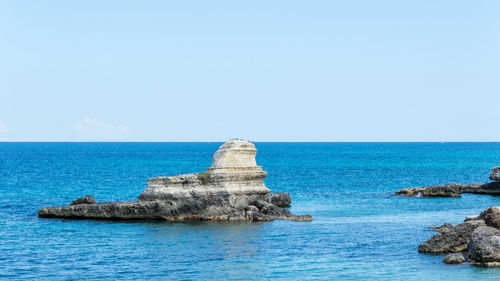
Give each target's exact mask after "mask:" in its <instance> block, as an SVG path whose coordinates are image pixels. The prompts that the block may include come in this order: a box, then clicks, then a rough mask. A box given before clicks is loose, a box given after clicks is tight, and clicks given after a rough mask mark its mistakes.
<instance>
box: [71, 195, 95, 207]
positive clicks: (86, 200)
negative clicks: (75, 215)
mask: <svg viewBox="0 0 500 281" xmlns="http://www.w3.org/2000/svg"><path fill="white" fill-rule="evenodd" d="M78 204H95V199H94V196H92V195H87V196H85V197H82V198H78V199H76V200H75V201H72V202H71V203H69V205H71V206H72V205H78Z"/></svg>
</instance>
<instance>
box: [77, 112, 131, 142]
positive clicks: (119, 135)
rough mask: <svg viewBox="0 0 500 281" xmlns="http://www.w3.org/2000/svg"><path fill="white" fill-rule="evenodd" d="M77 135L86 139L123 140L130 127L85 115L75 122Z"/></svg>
mask: <svg viewBox="0 0 500 281" xmlns="http://www.w3.org/2000/svg"><path fill="white" fill-rule="evenodd" d="M76 130H77V131H78V135H79V137H80V138H82V139H87V140H98V141H106V140H124V139H125V137H126V136H127V135H128V134H129V132H130V129H129V128H127V127H126V126H124V125H113V124H109V123H106V122H104V121H100V120H97V119H93V118H89V117H85V118H83V120H82V121H80V122H78V124H76Z"/></svg>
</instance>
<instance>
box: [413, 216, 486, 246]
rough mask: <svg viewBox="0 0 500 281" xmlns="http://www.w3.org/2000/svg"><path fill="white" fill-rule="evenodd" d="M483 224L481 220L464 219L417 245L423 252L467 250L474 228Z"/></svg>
mask: <svg viewBox="0 0 500 281" xmlns="http://www.w3.org/2000/svg"><path fill="white" fill-rule="evenodd" d="M479 226H485V222H484V221H483V220H471V221H466V222H463V223H460V224H457V225H454V226H452V227H449V228H447V229H446V230H444V231H443V232H441V233H438V234H436V235H434V236H432V237H431V238H429V240H427V241H425V242H424V243H422V244H421V245H420V246H418V251H419V252H424V253H458V252H462V251H466V250H467V245H468V244H469V240H470V237H471V235H472V232H473V231H474V229H476V228H477V227H479Z"/></svg>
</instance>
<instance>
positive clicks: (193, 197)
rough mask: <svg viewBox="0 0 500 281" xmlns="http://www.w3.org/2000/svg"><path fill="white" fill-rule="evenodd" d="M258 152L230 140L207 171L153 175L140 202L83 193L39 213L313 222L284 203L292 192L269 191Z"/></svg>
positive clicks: (215, 155) (288, 201) (64, 216)
mask: <svg viewBox="0 0 500 281" xmlns="http://www.w3.org/2000/svg"><path fill="white" fill-rule="evenodd" d="M256 152H257V150H256V149H255V146H254V145H253V144H252V143H250V142H245V141H240V140H232V141H228V142H226V143H225V144H223V145H222V146H220V147H219V150H217V152H216V153H215V154H214V156H213V162H212V166H211V167H209V168H207V171H206V172H204V173H197V174H185V175H179V176H174V177H156V178H152V179H150V180H148V186H147V187H146V189H145V190H144V192H142V193H141V194H140V195H139V200H138V201H130V202H108V203H95V201H94V202H92V203H85V202H90V200H88V201H85V200H83V199H82V198H80V199H77V200H75V201H74V202H78V203H75V204H71V205H70V206H63V207H50V208H43V209H41V210H39V211H38V215H39V216H40V217H45V218H79V219H114V220H166V221H187V220H204V221H225V220H229V221H242V220H251V221H270V220H274V219H284V220H293V221H311V220H312V218H311V216H309V215H302V216H296V215H293V214H291V213H290V212H289V211H288V210H286V209H282V208H280V207H285V206H288V205H290V203H291V198H290V195H289V194H288V193H274V194H273V193H270V190H269V189H268V188H267V187H266V186H265V184H264V181H263V179H264V178H265V177H266V175H267V173H266V172H265V171H263V170H262V167H261V166H257V163H256V161H255V155H256ZM84 198H87V197H84ZM92 199H93V198H92Z"/></svg>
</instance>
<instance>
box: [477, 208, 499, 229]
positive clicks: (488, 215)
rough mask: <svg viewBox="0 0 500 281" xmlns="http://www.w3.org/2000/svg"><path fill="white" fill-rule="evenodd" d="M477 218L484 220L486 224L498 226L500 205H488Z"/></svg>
mask: <svg viewBox="0 0 500 281" xmlns="http://www.w3.org/2000/svg"><path fill="white" fill-rule="evenodd" d="M478 218H479V219H482V220H484V222H485V223H486V225H487V226H491V227H496V228H500V207H489V208H487V209H485V210H484V211H482V212H481V214H479V216H478Z"/></svg>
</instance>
